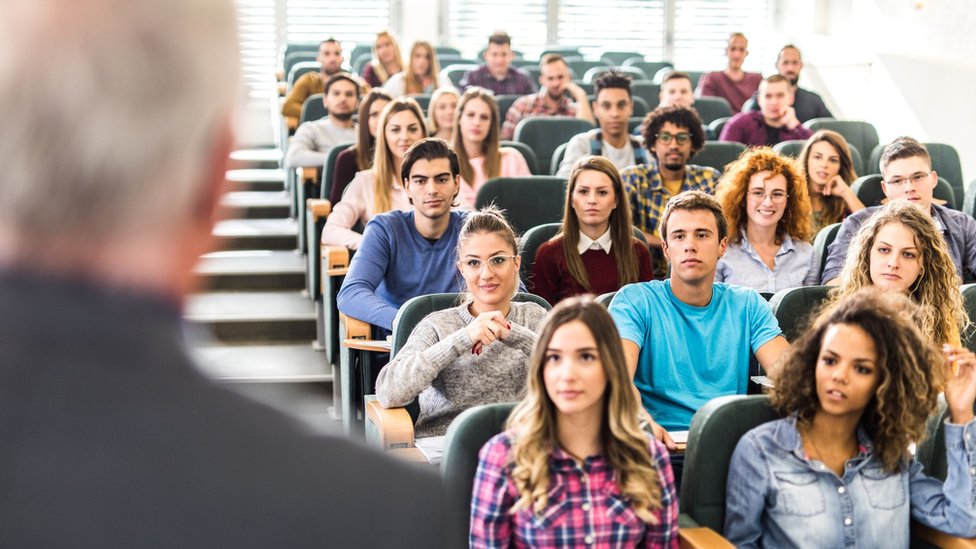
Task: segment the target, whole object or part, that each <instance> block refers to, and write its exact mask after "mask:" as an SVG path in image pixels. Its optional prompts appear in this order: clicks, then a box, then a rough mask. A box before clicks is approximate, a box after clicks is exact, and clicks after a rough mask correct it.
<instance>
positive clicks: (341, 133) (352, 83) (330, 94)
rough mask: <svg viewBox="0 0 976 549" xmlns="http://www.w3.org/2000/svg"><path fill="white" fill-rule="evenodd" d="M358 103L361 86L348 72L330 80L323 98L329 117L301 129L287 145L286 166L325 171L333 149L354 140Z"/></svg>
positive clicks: (337, 74)
mask: <svg viewBox="0 0 976 549" xmlns="http://www.w3.org/2000/svg"><path fill="white" fill-rule="evenodd" d="M358 102H359V83H358V82H356V80H355V79H354V78H353V77H352V76H350V75H349V73H345V72H339V73H336V74H333V75H332V76H331V77H329V81H328V82H326V83H325V91H324V94H323V96H322V103H323V104H324V105H325V108H326V110H328V112H329V115H328V116H326V117H325V118H322V119H320V120H309V121H307V122H305V123H304V124H302V125H301V126H299V127H298V131H296V132H295V137H294V138H292V140H291V142H289V143H288V152H287V153H286V155H285V167H286V168H298V167H302V168H322V166H323V165H324V164H325V159H326V157H328V155H329V150H331V149H332V147H334V146H336V145H338V144H339V143H346V142H349V141H352V140H353V139H355V138H356V123H355V122H353V120H352V115H353V113H355V112H356V103H358Z"/></svg>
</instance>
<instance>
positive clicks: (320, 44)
mask: <svg viewBox="0 0 976 549" xmlns="http://www.w3.org/2000/svg"><path fill="white" fill-rule="evenodd" d="M322 44H335V45H337V46H339V49H340V50H341V49H342V44H340V43H339V41H338V40H336V39H335V38H333V37H331V36H330V37H328V38H326V39H325V40H323V41H321V42H319V47H320V48H321V47H322Z"/></svg>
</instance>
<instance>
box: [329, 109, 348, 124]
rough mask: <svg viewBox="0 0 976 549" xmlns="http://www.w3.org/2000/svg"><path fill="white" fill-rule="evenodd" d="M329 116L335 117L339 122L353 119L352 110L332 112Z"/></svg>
mask: <svg viewBox="0 0 976 549" xmlns="http://www.w3.org/2000/svg"><path fill="white" fill-rule="evenodd" d="M329 116H331V117H332V118H335V119H336V120H338V121H339V122H348V121H349V120H350V119H352V111H350V112H330V113H329Z"/></svg>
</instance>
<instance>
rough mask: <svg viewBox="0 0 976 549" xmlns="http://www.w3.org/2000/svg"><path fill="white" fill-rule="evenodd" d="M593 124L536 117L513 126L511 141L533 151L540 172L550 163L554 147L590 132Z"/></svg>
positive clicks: (575, 119) (570, 118)
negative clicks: (579, 134) (524, 145)
mask: <svg viewBox="0 0 976 549" xmlns="http://www.w3.org/2000/svg"><path fill="white" fill-rule="evenodd" d="M593 128H594V126H593V124H592V123H590V122H588V121H586V120H580V119H579V118H572V117H568V116H536V117H532V118H525V119H523V120H522V121H520V122H519V123H518V125H517V126H515V135H514V138H513V140H514V141H519V142H521V143H525V144H526V145H528V146H529V147H532V150H533V151H535V156H536V159H537V160H538V168H539V169H540V170H542V169H545V168H547V167H548V166H550V165H551V163H552V153H553V151H555V150H556V147H558V146H559V145H561V144H563V143H565V142H567V141H569V140H570V138H572V137H573V136H574V135H576V134H578V133H583V132H585V131H589V130H592V129H593Z"/></svg>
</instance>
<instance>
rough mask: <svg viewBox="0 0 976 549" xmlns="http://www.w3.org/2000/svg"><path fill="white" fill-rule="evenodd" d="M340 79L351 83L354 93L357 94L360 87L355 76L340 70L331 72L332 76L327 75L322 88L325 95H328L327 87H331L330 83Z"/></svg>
mask: <svg viewBox="0 0 976 549" xmlns="http://www.w3.org/2000/svg"><path fill="white" fill-rule="evenodd" d="M340 80H345V81H346V82H349V83H350V84H352V85H353V87H354V88H356V95H359V89H360V87H361V85H360V83H359V81H358V80H356V78H355V77H354V76H353V75H351V74H349V73H348V72H342V71H339V72H337V73H335V74H333V75H332V76H330V77H329V79H328V80H326V81H325V90H324V93H325V95H329V88H331V87H332V84H335V83H336V82H338V81H340Z"/></svg>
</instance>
